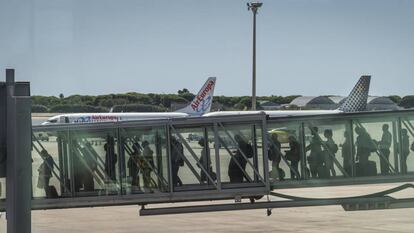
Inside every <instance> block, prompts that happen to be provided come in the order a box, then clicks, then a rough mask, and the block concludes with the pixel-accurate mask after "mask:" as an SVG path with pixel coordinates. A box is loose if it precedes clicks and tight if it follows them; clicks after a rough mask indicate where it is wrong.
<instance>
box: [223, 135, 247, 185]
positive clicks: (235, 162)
mask: <svg viewBox="0 0 414 233" xmlns="http://www.w3.org/2000/svg"><path fill="white" fill-rule="evenodd" d="M234 140H235V141H236V143H237V146H238V149H237V151H236V152H235V153H234V155H233V156H232V158H231V160H230V163H229V169H228V175H229V178H230V183H242V182H243V179H244V176H245V175H244V173H245V172H246V171H245V169H246V164H247V160H246V159H249V158H252V157H253V147H252V146H251V145H250V144H249V143H247V142H246V141H245V140H244V139H243V138H242V137H241V136H240V135H238V134H236V135H235V136H234ZM244 156H246V158H244Z"/></svg>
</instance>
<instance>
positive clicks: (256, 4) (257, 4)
mask: <svg viewBox="0 0 414 233" xmlns="http://www.w3.org/2000/svg"><path fill="white" fill-rule="evenodd" d="M262 5H263V3H261V2H249V3H247V9H248V10H251V11H252V12H253V69H252V76H253V77H252V110H256V14H257V10H258V9H259V7H261V6H262Z"/></svg>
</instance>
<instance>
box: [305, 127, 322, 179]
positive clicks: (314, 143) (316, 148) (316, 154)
mask: <svg viewBox="0 0 414 233" xmlns="http://www.w3.org/2000/svg"><path fill="white" fill-rule="evenodd" d="M311 134H312V138H311V141H310V143H309V145H308V146H307V147H306V148H305V151H310V154H309V156H308V163H309V167H310V173H311V175H312V177H313V178H316V177H318V168H319V167H321V166H322V165H323V160H324V159H323V157H322V143H321V141H320V138H319V135H318V128H317V127H311Z"/></svg>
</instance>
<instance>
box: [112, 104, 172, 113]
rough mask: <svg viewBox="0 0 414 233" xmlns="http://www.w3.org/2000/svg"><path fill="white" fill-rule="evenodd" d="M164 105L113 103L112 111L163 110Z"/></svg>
mask: <svg viewBox="0 0 414 233" xmlns="http://www.w3.org/2000/svg"><path fill="white" fill-rule="evenodd" d="M165 111H166V109H165V108H164V107H159V106H154V105H148V104H126V105H115V106H114V107H113V109H112V112H165Z"/></svg>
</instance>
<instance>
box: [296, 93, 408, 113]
mask: <svg viewBox="0 0 414 233" xmlns="http://www.w3.org/2000/svg"><path fill="white" fill-rule="evenodd" d="M345 100H346V97H343V96H300V97H297V98H296V99H294V100H292V102H291V103H290V104H289V105H290V106H297V107H298V108H300V109H322V110H332V109H336V108H338V107H339V106H340V105H341V104H343V103H344V102H345ZM367 108H368V110H369V111H378V110H398V109H400V107H399V106H398V105H397V104H396V103H394V102H393V101H392V100H391V99H390V98H388V97H381V96H369V97H368V100H367Z"/></svg>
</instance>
